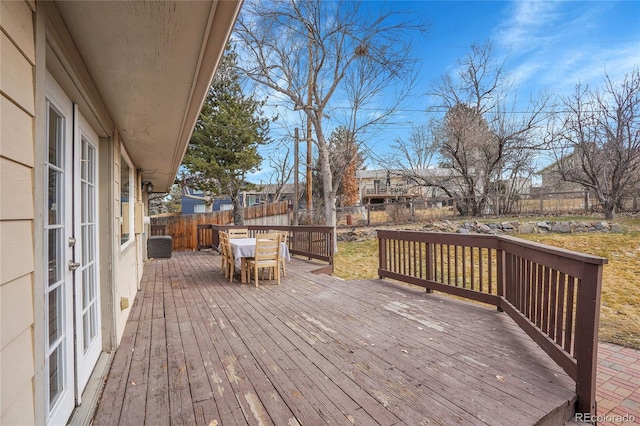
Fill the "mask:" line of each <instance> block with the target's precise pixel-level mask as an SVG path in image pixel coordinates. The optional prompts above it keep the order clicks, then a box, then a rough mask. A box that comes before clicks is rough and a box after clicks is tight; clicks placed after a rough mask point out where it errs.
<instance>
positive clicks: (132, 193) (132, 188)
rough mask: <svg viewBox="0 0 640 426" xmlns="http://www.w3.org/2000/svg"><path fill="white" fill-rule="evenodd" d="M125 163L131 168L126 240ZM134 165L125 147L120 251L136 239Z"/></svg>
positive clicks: (121, 159)
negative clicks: (134, 224) (134, 227)
mask: <svg viewBox="0 0 640 426" xmlns="http://www.w3.org/2000/svg"><path fill="white" fill-rule="evenodd" d="M123 161H124V163H126V165H127V167H128V168H129V182H128V186H129V197H128V206H127V213H128V220H127V224H128V225H129V226H128V228H129V233H128V234H127V235H128V237H127V239H126V240H124V238H123V235H124V233H123V232H122V231H123V226H124V224H125V223H124V221H125V215H124V214H123V213H124V210H123V197H122V194H123V188H122V183H123V182H122V165H123ZM133 170H134V169H133V164H132V163H131V159H130V158H129V155H128V154H127V152H126V151H125V149H124V147H123V148H122V149H121V151H120V251H124V250H126V249H127V248H128V247H129V246H131V245H132V244H133V241H134V240H135V239H134V229H133V222H134V204H135V196H136V193H135V186H134V185H133V181H134V175H133Z"/></svg>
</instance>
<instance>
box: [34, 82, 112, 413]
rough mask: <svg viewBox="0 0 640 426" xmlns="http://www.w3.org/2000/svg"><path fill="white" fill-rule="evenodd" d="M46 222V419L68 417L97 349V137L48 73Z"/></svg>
mask: <svg viewBox="0 0 640 426" xmlns="http://www.w3.org/2000/svg"><path fill="white" fill-rule="evenodd" d="M46 92H47V98H46V122H47V126H46V127H47V132H46V133H47V137H46V148H47V149H46V152H47V156H46V159H45V170H46V173H45V179H46V182H45V196H46V200H45V203H46V204H45V205H46V209H45V211H46V216H47V217H46V219H45V225H44V241H45V244H44V246H45V259H46V260H47V262H45V263H46V268H47V270H46V271H45V277H46V279H47V283H46V285H45V295H44V297H45V310H46V329H47V332H46V347H45V360H44V361H45V371H46V376H45V377H46V381H47V383H46V388H45V392H46V405H47V423H48V424H54V425H55V424H66V422H67V420H68V419H69V416H70V415H71V412H72V411H73V409H74V407H75V405H76V402H77V403H79V402H80V395H81V394H82V390H83V389H84V387H85V386H86V383H87V381H88V379H89V376H90V375H91V372H92V370H93V368H94V367H95V364H96V362H97V359H98V356H99V355H100V351H101V345H102V342H101V336H100V300H99V297H98V296H99V288H98V276H99V275H98V265H99V262H98V250H97V247H98V242H97V165H98V162H97V160H98V158H97V155H98V150H97V136H96V134H95V132H93V131H92V130H91V128H90V127H89V126H88V124H87V123H86V121H85V120H84V119H83V118H82V117H81V115H80V114H79V112H78V109H77V106H76V105H74V104H72V102H71V100H70V99H69V97H68V96H66V94H65V93H64V92H63V91H62V89H61V88H60V86H59V85H58V84H57V83H56V81H55V80H54V79H53V77H52V76H51V75H49V74H48V75H47V83H46Z"/></svg>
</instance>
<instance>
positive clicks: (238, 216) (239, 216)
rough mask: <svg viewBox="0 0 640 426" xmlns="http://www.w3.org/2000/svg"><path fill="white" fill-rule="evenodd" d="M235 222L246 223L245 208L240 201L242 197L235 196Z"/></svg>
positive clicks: (238, 223) (236, 223)
mask: <svg viewBox="0 0 640 426" xmlns="http://www.w3.org/2000/svg"><path fill="white" fill-rule="evenodd" d="M231 201H232V202H233V224H234V225H244V208H243V207H242V203H241V202H240V197H233V198H232V199H231Z"/></svg>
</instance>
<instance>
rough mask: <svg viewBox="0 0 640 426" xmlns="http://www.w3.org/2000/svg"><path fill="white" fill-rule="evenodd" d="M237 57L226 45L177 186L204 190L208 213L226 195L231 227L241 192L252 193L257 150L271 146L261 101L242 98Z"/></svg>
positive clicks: (239, 214)
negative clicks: (249, 179)
mask: <svg viewBox="0 0 640 426" xmlns="http://www.w3.org/2000/svg"><path fill="white" fill-rule="evenodd" d="M236 64H237V54H236V53H235V51H234V49H233V48H232V47H231V46H230V45H227V49H226V51H225V56H224V57H223V59H222V61H221V64H220V66H219V68H218V71H217V72H216V76H215V77H214V80H213V82H212V84H211V87H210V88H209V92H208V94H207V99H206V100H205V102H204V105H203V106H202V110H201V111H200V117H199V118H198V121H197V123H196V126H195V129H194V131H193V135H192V136H191V140H190V141H189V147H188V148H187V152H186V154H185V157H184V159H183V162H182V165H183V166H184V171H183V173H182V174H181V176H180V179H179V180H180V183H181V184H182V185H183V187H184V186H188V187H189V188H192V189H197V190H201V191H203V195H202V196H201V197H197V196H193V195H191V194H187V193H186V192H185V194H184V195H183V196H187V197H191V198H198V199H202V200H203V201H204V202H205V205H206V206H207V210H209V211H210V209H211V205H212V204H213V199H214V197H215V196H219V195H227V196H229V197H230V198H231V200H232V202H233V218H234V223H236V224H242V223H243V221H244V219H243V205H242V198H241V197H242V193H243V192H245V191H248V190H251V189H254V188H255V185H253V184H251V183H249V182H247V180H246V177H247V174H248V173H251V172H255V171H257V170H259V167H260V164H261V163H262V157H261V156H260V154H259V153H258V147H259V146H260V145H263V144H266V143H268V142H269V138H268V131H269V120H268V119H267V118H265V117H264V114H263V112H262V106H263V104H264V102H261V101H257V100H255V99H254V98H253V97H252V96H246V95H244V94H243V93H242V87H241V86H240V81H239V80H240V77H239V75H238V73H237V68H236Z"/></svg>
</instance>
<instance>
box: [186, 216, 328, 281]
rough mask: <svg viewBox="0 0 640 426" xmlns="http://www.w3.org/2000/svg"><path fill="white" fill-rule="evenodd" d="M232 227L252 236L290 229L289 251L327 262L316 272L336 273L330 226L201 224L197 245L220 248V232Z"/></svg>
mask: <svg viewBox="0 0 640 426" xmlns="http://www.w3.org/2000/svg"><path fill="white" fill-rule="evenodd" d="M231 228H246V229H248V230H249V235H250V236H252V237H255V235H256V234H260V233H265V232H269V231H287V232H288V239H287V244H288V246H289V253H291V254H293V255H300V256H304V257H307V258H309V259H316V260H321V261H324V262H327V263H328V264H329V265H328V266H327V267H326V268H321V269H318V270H317V271H316V272H321V273H329V274H330V273H333V240H334V233H335V229H334V228H332V227H329V226H275V225H274V226H272V225H245V226H242V225H198V226H197V229H196V232H197V248H198V250H202V249H214V250H217V249H218V246H219V245H220V235H219V232H220V231H223V230H227V229H231Z"/></svg>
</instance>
